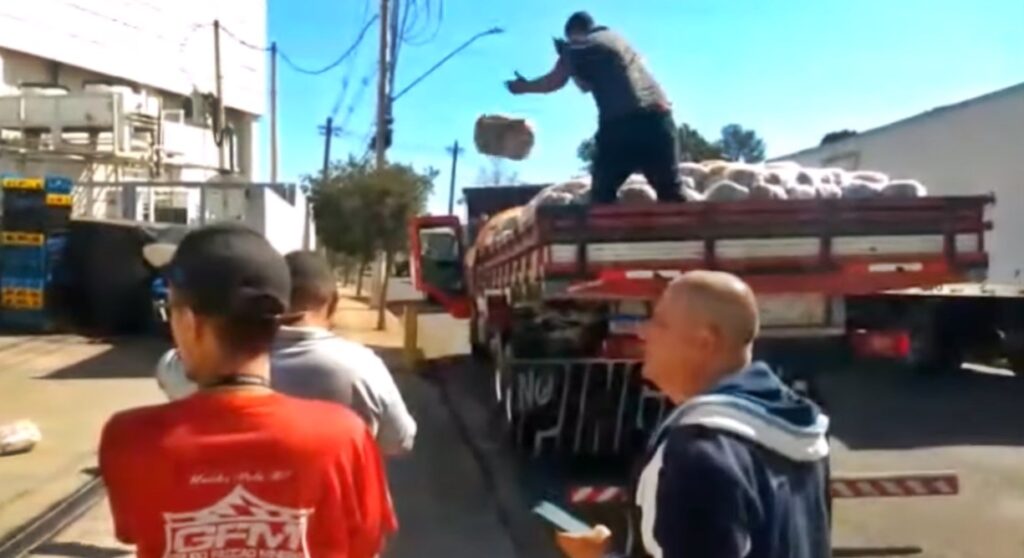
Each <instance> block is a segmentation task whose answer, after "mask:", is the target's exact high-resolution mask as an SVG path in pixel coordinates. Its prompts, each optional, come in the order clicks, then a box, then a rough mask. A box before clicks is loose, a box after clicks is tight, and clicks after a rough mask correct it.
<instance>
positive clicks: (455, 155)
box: [448, 140, 463, 215]
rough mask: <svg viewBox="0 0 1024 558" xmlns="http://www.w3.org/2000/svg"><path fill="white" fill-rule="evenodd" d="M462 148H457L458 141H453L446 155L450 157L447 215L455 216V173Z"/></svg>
mask: <svg viewBox="0 0 1024 558" xmlns="http://www.w3.org/2000/svg"><path fill="white" fill-rule="evenodd" d="M462 151H463V150H462V148H461V147H459V140H455V143H454V144H452V146H451V147H449V148H448V153H451V155H452V180H451V184H449V186H448V215H454V214H455V171H456V170H457V169H458V165H459V155H460V154H462Z"/></svg>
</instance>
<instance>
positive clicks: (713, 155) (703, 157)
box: [678, 123, 722, 161]
mask: <svg viewBox="0 0 1024 558" xmlns="http://www.w3.org/2000/svg"><path fill="white" fill-rule="evenodd" d="M678 134H679V159H680V160H682V161H707V160H709V159H721V158H722V146H721V144H720V143H717V142H716V143H712V142H709V141H708V140H707V139H705V138H704V136H702V135H700V132H698V131H697V130H695V129H693V128H691V127H690V126H689V125H688V124H685V123H684V124H683V125H681V126H679V132H678Z"/></svg>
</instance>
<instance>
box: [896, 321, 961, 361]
mask: <svg viewBox="0 0 1024 558" xmlns="http://www.w3.org/2000/svg"><path fill="white" fill-rule="evenodd" d="M926 318H927V319H926ZM907 363H908V364H909V365H910V368H911V369H912V370H913V371H915V372H920V373H924V374H936V373H940V374H941V373H949V372H956V371H958V370H960V367H961V365H962V364H963V348H962V347H961V346H960V343H959V342H958V340H957V339H956V338H955V336H952V335H948V334H947V332H946V328H944V327H943V326H942V324H941V322H940V321H939V320H936V319H935V317H934V316H932V315H930V314H929V315H927V316H924V315H922V316H921V318H920V319H919V320H918V321H916V322H915V323H914V324H912V326H911V330H910V354H909V355H907Z"/></svg>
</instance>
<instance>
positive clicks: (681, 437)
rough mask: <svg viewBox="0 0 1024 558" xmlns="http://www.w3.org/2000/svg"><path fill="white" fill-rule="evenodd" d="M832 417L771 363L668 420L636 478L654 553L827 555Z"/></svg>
mask: <svg viewBox="0 0 1024 558" xmlns="http://www.w3.org/2000/svg"><path fill="white" fill-rule="evenodd" d="M827 429H828V417H826V416H825V415H824V414H822V413H821V412H820V411H819V410H818V408H817V407H816V406H815V405H814V404H813V403H811V402H810V401H808V400H807V399H804V398H803V397H801V396H799V395H797V394H796V393H794V392H793V391H792V390H790V389H789V388H788V387H787V386H786V385H785V384H783V383H782V381H781V380H779V378H778V377H777V376H775V374H773V373H772V371H771V370H770V369H769V368H768V367H767V366H766V365H765V364H763V363H755V364H753V365H752V366H750V367H749V368H747V369H745V370H743V371H741V372H739V373H737V374H734V375H731V376H729V377H727V378H726V379H725V380H723V381H722V382H721V383H719V384H718V385H717V386H716V387H715V388H714V389H712V390H711V391H709V392H708V393H706V394H704V395H700V396H698V397H695V398H694V399H692V400H690V401H688V402H686V403H685V404H684V405H682V406H680V407H679V408H677V409H676V410H675V411H673V412H672V414H671V415H669V417H668V419H667V420H666V421H665V422H664V423H663V424H662V426H661V428H660V430H659V431H658V433H657V434H656V437H655V438H654V441H653V443H652V454H651V458H650V460H649V461H648V463H647V465H646V467H644V470H643V473H642V474H641V475H640V480H639V483H638V485H637V494H636V502H637V505H638V506H639V507H640V513H641V520H640V529H641V537H642V540H643V543H644V546H645V548H646V549H647V552H648V553H650V554H651V555H652V556H653V557H654V558H684V557H685V558H826V557H828V556H830V555H831V548H830V537H829V507H830V506H829V502H828V496H827V493H826V492H827V490H828V481H829V465H828V449H829V448H828V440H827V438H826V431H827Z"/></svg>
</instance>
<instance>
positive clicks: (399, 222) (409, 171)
mask: <svg viewBox="0 0 1024 558" xmlns="http://www.w3.org/2000/svg"><path fill="white" fill-rule="evenodd" d="M436 177H437V171H436V170H434V169H431V168H428V169H426V170H425V171H424V172H419V171H417V170H416V169H414V168H413V167H411V166H408V165H402V164H390V165H388V166H386V167H385V168H384V169H382V170H380V171H378V170H376V169H374V168H373V164H372V163H369V162H366V161H363V160H360V159H356V158H354V157H350V158H349V159H348V160H347V161H336V162H334V163H332V164H331V166H330V167H329V169H328V172H327V177H326V180H325V179H324V177H323V176H307V177H306V178H305V183H306V185H307V187H309V189H310V192H311V195H312V203H313V216H314V218H315V219H316V228H317V237H318V238H319V239H320V243H321V244H322V245H323V246H324V247H326V248H327V249H328V250H330V251H331V252H333V253H335V254H341V255H344V256H347V257H349V258H352V259H354V260H356V261H358V262H359V264H360V268H361V269H363V268H365V266H366V264H368V263H369V262H370V261H372V260H373V258H374V257H375V256H376V254H378V253H380V252H384V253H386V254H388V255H391V254H394V253H395V252H398V251H401V250H405V249H406V247H407V242H408V236H407V226H406V225H407V223H408V222H409V219H411V218H412V217H414V216H416V215H418V214H420V213H421V212H422V211H423V209H424V207H425V205H426V202H427V198H428V196H429V195H430V192H431V191H432V190H433V185H434V178H436ZM359 277H360V278H361V277H362V275H361V274H360V276H359Z"/></svg>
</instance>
